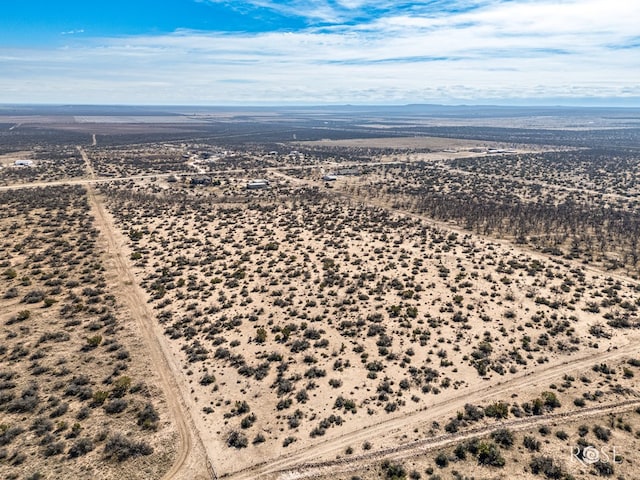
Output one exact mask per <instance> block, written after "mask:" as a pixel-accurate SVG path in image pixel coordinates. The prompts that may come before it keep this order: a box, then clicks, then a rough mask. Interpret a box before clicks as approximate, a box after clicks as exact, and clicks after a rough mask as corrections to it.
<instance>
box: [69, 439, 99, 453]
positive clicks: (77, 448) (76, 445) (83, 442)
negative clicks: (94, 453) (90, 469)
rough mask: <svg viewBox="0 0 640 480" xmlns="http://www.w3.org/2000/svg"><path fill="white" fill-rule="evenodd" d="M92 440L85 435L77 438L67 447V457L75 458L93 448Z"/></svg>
mask: <svg viewBox="0 0 640 480" xmlns="http://www.w3.org/2000/svg"><path fill="white" fill-rule="evenodd" d="M93 448H94V447H93V440H91V439H90V438H87V437H83V438H79V439H77V440H76V441H75V442H73V445H71V447H70V448H69V457H71V458H76V457H80V456H82V455H86V454H87V453H89V452H90V451H91V450H93Z"/></svg>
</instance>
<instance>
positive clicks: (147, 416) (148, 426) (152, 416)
mask: <svg viewBox="0 0 640 480" xmlns="http://www.w3.org/2000/svg"><path fill="white" fill-rule="evenodd" d="M158 420H160V415H158V412H157V411H156V409H155V408H153V405H152V404H151V403H150V402H149V403H147V404H146V405H145V406H144V407H143V408H142V410H140V412H138V425H140V426H141V427H142V428H143V429H145V430H155V429H156V428H158Z"/></svg>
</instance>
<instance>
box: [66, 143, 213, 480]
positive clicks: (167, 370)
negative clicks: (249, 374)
mask: <svg viewBox="0 0 640 480" xmlns="http://www.w3.org/2000/svg"><path fill="white" fill-rule="evenodd" d="M78 151H79V152H80V154H81V155H82V158H83V159H84V160H85V163H86V164H87V172H88V173H89V176H90V177H95V172H94V170H93V168H92V166H91V161H90V159H89V157H88V155H87V154H86V152H85V151H84V149H82V147H78ZM87 195H88V198H89V203H90V205H91V209H92V212H93V215H94V217H95V223H96V228H97V229H98V230H99V231H100V233H101V236H102V238H103V239H104V240H105V242H106V247H107V255H108V256H109V258H110V260H112V263H111V264H110V267H112V268H113V269H114V271H113V274H114V276H115V278H117V279H118V285H117V286H116V292H117V298H118V299H119V301H120V302H121V303H122V304H123V305H124V307H125V308H126V310H127V312H128V313H129V314H130V315H131V317H132V318H133V319H134V320H135V322H136V324H137V326H138V328H139V331H140V333H141V335H142V338H143V340H144V342H145V344H146V345H147V348H148V352H149V361H150V363H151V365H152V368H153V370H154V371H155V372H156V373H157V375H158V378H159V380H160V382H161V388H162V390H163V392H164V394H165V398H166V400H167V405H168V407H169V410H170V412H171V416H172V418H173V421H174V425H175V428H176V430H177V434H178V439H177V440H178V442H177V454H176V459H175V461H174V464H173V465H172V466H171V468H170V469H169V471H167V473H166V474H165V475H164V477H163V478H165V479H185V480H186V479H205V478H215V477H216V476H215V473H214V471H213V468H212V466H211V465H210V463H209V461H208V459H207V458H206V455H205V453H204V448H203V446H202V443H201V441H200V437H199V436H198V433H197V430H196V429H195V427H194V425H193V420H192V419H191V417H190V415H189V413H188V411H187V408H186V405H185V401H184V399H183V398H182V394H181V392H180V388H179V386H178V384H177V382H176V378H177V375H178V373H179V368H178V366H177V365H175V364H174V362H172V360H171V357H170V355H169V354H168V350H167V348H166V345H165V344H164V338H163V337H162V336H161V335H162V333H161V332H160V334H159V333H158V331H157V329H156V328H154V327H155V322H154V320H153V315H152V313H151V312H150V311H149V308H148V306H147V305H148V304H147V300H146V298H145V295H144V292H143V291H142V290H141V288H140V286H139V285H138V283H137V282H136V279H135V277H134V275H133V272H132V270H131V267H130V266H129V265H128V261H127V260H126V258H125V256H124V254H123V251H122V246H123V239H121V238H120V236H119V231H118V230H117V227H116V226H115V225H114V222H113V218H112V217H111V216H110V215H109V214H108V212H107V211H106V209H105V207H104V204H103V203H102V201H101V200H100V198H99V197H98V195H97V194H96V192H95V189H94V187H93V185H92V184H91V183H88V184H87Z"/></svg>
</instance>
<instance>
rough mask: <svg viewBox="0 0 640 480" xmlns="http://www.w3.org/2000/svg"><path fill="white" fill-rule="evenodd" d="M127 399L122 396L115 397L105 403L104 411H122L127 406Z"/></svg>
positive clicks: (112, 412) (111, 412) (109, 412)
mask: <svg viewBox="0 0 640 480" xmlns="http://www.w3.org/2000/svg"><path fill="white" fill-rule="evenodd" d="M127 404H128V403H127V401H126V400H124V399H122V398H114V399H113V400H111V401H109V402H108V403H106V404H105V405H104V411H105V412H106V413H108V414H114V413H122V412H124V410H125V409H126V408H127Z"/></svg>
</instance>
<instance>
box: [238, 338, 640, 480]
mask: <svg viewBox="0 0 640 480" xmlns="http://www.w3.org/2000/svg"><path fill="white" fill-rule="evenodd" d="M636 340H637V339H630V343H629V344H627V345H625V346H624V347H621V348H618V349H616V350H612V351H609V352H602V353H597V354H593V355H588V356H586V357H580V358H577V359H574V360H571V361H568V362H563V363H560V364H555V365H552V366H551V367H549V368H546V369H545V370H542V371H538V372H535V373H529V374H526V375H524V376H520V377H517V378H514V379H512V380H508V381H505V382H502V383H497V384H495V385H485V386H480V387H478V388H475V389H473V390H467V391H464V392H461V393H460V394H459V395H457V396H456V397H453V398H447V399H443V400H441V401H439V402H437V403H434V404H432V405H431V406H429V407H427V408H426V409H422V410H417V411H413V412H408V413H406V414H404V415H400V416H396V417H392V418H389V419H387V420H384V421H382V422H379V423H376V424H371V425H368V426H366V427H363V428H361V429H359V430H355V431H352V432H348V433H345V434H344V435H341V436H339V437H337V438H330V439H327V440H325V441H323V442H320V443H316V444H314V445H310V446H309V447H307V448H305V449H302V450H298V451H294V452H292V453H291V454H288V455H286V456H282V457H280V458H278V459H276V460H274V461H272V462H269V463H263V464H260V465H256V466H253V467H249V468H247V469H245V470H241V471H238V472H234V473H232V474H230V475H229V476H228V478H231V479H233V480H251V479H256V478H269V477H268V476H269V475H271V474H274V473H276V472H283V471H289V470H295V469H296V468H297V467H299V466H300V465H306V464H308V463H309V459H310V458H315V459H322V458H327V457H328V456H333V457H335V456H336V455H338V454H342V453H343V452H344V450H345V449H346V448H347V447H349V446H353V445H358V444H361V443H363V442H364V441H366V440H371V439H372V438H381V437H383V436H386V437H387V438H389V436H391V435H394V434H402V433H404V432H411V431H413V430H414V429H415V428H425V427H429V426H430V425H431V423H432V422H433V421H434V420H438V421H442V419H443V418H448V416H450V415H453V414H455V413H456V412H457V411H458V410H461V409H462V408H464V405H465V404H466V403H480V402H482V401H486V400H491V399H495V400H504V397H505V396H509V395H510V394H511V393H515V392H519V391H522V390H523V389H525V388H527V387H531V386H537V385H538V384H541V383H546V382H550V381H551V380H554V379H556V378H559V377H562V376H563V375H564V374H566V373H568V372H571V371H576V370H578V371H579V370H586V369H589V368H590V367H592V366H593V364H594V363H595V362H602V361H606V360H613V359H616V358H619V357H624V356H628V355H631V354H637V353H638V346H637V343H635V341H636ZM638 403H640V400H638ZM556 415H562V414H556ZM551 417H552V416H550V415H543V416H540V417H536V418H538V419H540V421H544V420H545V419H547V420H548V418H551ZM409 445H411V444H407V447H397V448H409ZM381 451H382V452H384V451H385V450H384V449H383V450H381ZM378 452H380V451H378ZM375 453H376V452H373V453H372V455H373V454H375ZM265 476H266V477H265Z"/></svg>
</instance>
